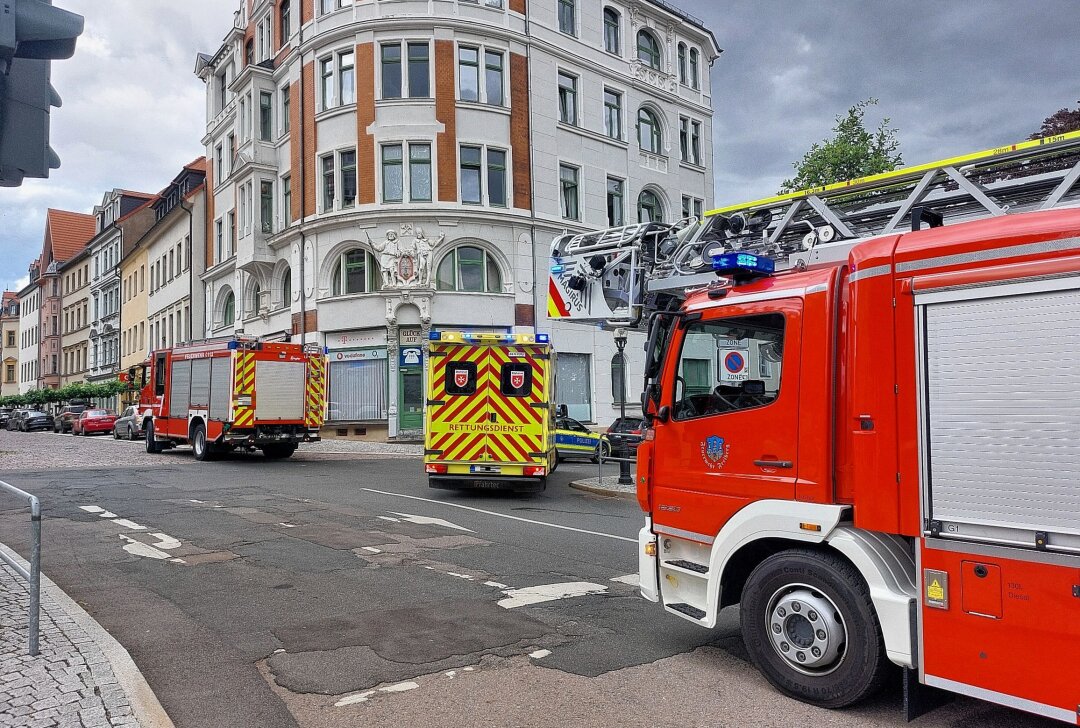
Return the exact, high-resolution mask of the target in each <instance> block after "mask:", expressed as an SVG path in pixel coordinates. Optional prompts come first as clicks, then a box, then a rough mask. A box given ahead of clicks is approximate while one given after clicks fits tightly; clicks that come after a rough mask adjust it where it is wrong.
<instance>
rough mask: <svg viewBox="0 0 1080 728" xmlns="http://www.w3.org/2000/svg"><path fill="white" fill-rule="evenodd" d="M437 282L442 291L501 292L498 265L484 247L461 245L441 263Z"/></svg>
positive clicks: (436, 276)
mask: <svg viewBox="0 0 1080 728" xmlns="http://www.w3.org/2000/svg"><path fill="white" fill-rule="evenodd" d="M435 285H436V288H438V289H439V290H440V291H468V292H471V293H502V273H501V272H500V271H499V265H498V263H496V262H495V259H494V257H493V256H491V255H490V254H489V253H488V252H487V251H486V250H484V249H483V248H477V247H473V246H471V245H462V246H461V247H459V248H455V249H454V250H451V251H450V252H449V253H447V254H446V256H445V257H444V258H443V259H442V261H441V262H440V263H439V270H438V272H437V273H436V275H435Z"/></svg>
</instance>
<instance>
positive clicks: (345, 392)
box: [329, 358, 389, 424]
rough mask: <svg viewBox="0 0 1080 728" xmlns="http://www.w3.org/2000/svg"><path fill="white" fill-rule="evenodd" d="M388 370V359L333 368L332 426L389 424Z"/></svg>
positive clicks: (333, 363)
mask: <svg viewBox="0 0 1080 728" xmlns="http://www.w3.org/2000/svg"><path fill="white" fill-rule="evenodd" d="M387 380H388V366H387V361H386V359H385V358H382V359H375V358H372V359H368V360H360V361H340V362H332V363H331V364H330V401H331V402H332V405H331V407H330V412H329V420H330V421H331V422H373V421H380V420H381V421H382V423H383V424H385V423H386V416H387V401H388V392H389V388H388V386H387Z"/></svg>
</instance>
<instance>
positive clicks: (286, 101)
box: [281, 85, 292, 134]
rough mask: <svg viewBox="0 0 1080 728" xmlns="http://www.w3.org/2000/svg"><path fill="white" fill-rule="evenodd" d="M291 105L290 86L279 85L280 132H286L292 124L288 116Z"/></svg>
mask: <svg viewBox="0 0 1080 728" xmlns="http://www.w3.org/2000/svg"><path fill="white" fill-rule="evenodd" d="M291 105H292V87H291V86H289V85H285V86H282V87H281V133H282V134H288V133H289V128H290V127H291V126H292V119H291V118H290V117H289V111H290V107H291Z"/></svg>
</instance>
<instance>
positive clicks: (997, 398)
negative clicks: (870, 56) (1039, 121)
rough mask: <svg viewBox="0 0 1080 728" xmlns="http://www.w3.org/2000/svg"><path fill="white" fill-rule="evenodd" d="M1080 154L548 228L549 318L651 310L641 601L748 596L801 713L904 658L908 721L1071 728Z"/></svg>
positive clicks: (1079, 705) (974, 163)
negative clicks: (583, 229) (565, 229)
mask: <svg viewBox="0 0 1080 728" xmlns="http://www.w3.org/2000/svg"><path fill="white" fill-rule="evenodd" d="M1078 160H1080V133H1074V134H1067V135H1063V136H1059V137H1054V138H1048V139H1043V140H1039V141H1035V142H1027V143H1021V144H1017V145H1011V146H1008V147H1004V148H1000V149H995V150H988V151H985V152H980V153H977V154H972V155H967V156H965V157H959V158H955V159H950V160H944V161H942V162H937V163H933V164H929V165H923V166H921V167H916V168H913V169H907V170H900V171H897V172H892V173H887V174H884V175H878V176H875V177H871V178H866V179H861V180H853V181H851V182H847V183H843V184H840V185H831V186H829V187H825V188H820V189H815V190H808V191H804V192H800V193H794V194H790V195H783V196H780V197H775V198H770V199H767V200H759V201H756V202H753V203H748V204H745V205H736V206H733V207H730V208H724V209H721V210H717V211H715V212H714V213H710V215H709V216H707V217H706V219H705V220H704V221H701V222H697V221H691V222H690V223H682V224H677V225H674V226H662V225H656V224H647V225H639V226H633V227H632V228H622V229H618V230H614V231H611V230H609V231H603V232H598V233H590V234H586V235H576V236H564V237H563V238H560V239H558V240H556V241H555V244H554V246H553V258H552V266H551V268H552V273H551V281H550V285H549V291H550V295H551V298H552V301H551V302H550V306H549V310H551V311H553V312H554V314H555V315H557V316H559V317H561V318H565V319H568V320H575V319H576V320H582V321H591V322H593V323H595V322H596V321H597V320H602V321H607V322H609V323H612V324H616V325H628V324H629V325H634V324H642V327H643V328H644V325H645V323H648V324H649V325H648V340H647V344H646V363H645V371H646V381H645V392H644V395H643V398H642V406H643V408H644V409H645V411H646V413H647V414H648V419H649V421H650V425H649V428H648V430H647V435H646V437H645V442H643V443H642V445H641V446H640V448H639V450H638V468H637V475H636V482H637V496H638V501H639V503H640V505H641V508H642V509H643V510H644V511H645V514H646V518H645V526H644V528H642V529H641V532H640V538H639V541H640V543H639V548H638V553H639V566H640V582H641V583H640V586H641V592H642V594H643V595H644V596H645V597H646V598H648V599H650V600H652V601H655V602H659V603H660V604H661V605H662V606H663V608H664V609H665V610H666V611H668V612H670V613H671V614H674V615H677V616H679V617H681V618H684V619H687V620H689V621H691V622H693V623H695V624H699V625H701V626H703V627H713V626H715V625H716V623H717V619H718V616H719V614H720V610H721V609H723V608H724V607H726V606H728V605H732V604H736V603H739V604H741V608H740V616H741V622H742V633H743V638H744V640H745V643H746V647H747V649H748V651H749V653H750V656H751V658H752V660H753V662H754V664H755V665H756V666H757V667H758V669H759V670H760V671H761V672H762V673H763V674H764V675H765V677H766V678H767V679H768V680H769V681H770V682H771V683H772V684H773V685H774V686H775V687H776V688H777V689H778V690H780V691H781V692H783V693H785V694H787V695H790V696H793V697H795V698H798V699H800V700H804V701H806V702H809V703H813V704H815V705H819V706H824V707H841V706H846V705H851V704H853V703H856V702H858V701H860V700H862V699H864V698H865V697H867V696H869V695H870V694H872V693H873V692H874V691H876V690H877V689H879V688H880V687H882V685H883V684H884V683H885V682H886V680H887V677H888V676H889V674H890V672H891V671H892V670H893V669H894V668H892V666H893V665H896V666H899V667H901V668H903V678H904V685H905V698H906V700H905V704H906V707H907V711H908V715H909V717H914V716H915V715H917V714H918V713H919V712H921V711H922V710H923V707H924V706H925V705H926V702H925V701H926V700H927V699H928V698H929V697H930V696H932V695H935V691H933V690H928V689H927V688H926V686H930V687H932V688H940V689H943V690H945V691H952V692H955V693H960V694H964V695H968V696H973V697H976V698H981V699H984V700H988V701H992V702H996V703H1000V704H1002V705H1006V706H1010V707H1013V708H1018V709H1021V710H1026V711H1030V712H1032V713H1037V714H1040V715H1043V716H1048V717H1051V718H1055V719H1057V720H1061V721H1064V722H1066V723H1070V724H1080V666H1078V664H1077V661H1076V658H1075V656H1076V654H1077V653H1080V365H1078V363H1077V362H1078V361H1080V189H1077V187H1078V185H1077V181H1078V180H1080V161H1078ZM901 226H903V229H902V228H901ZM937 694H938V697H940V691H937ZM920 703H922V704H920Z"/></svg>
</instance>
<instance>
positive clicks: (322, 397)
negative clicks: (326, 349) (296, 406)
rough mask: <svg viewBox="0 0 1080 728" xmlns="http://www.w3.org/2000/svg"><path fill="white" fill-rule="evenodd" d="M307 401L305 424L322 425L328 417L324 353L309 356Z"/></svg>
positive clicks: (306, 425) (310, 426)
mask: <svg viewBox="0 0 1080 728" xmlns="http://www.w3.org/2000/svg"><path fill="white" fill-rule="evenodd" d="M306 402H307V407H306V408H305V411H304V426H305V427H308V428H316V427H322V424H323V421H324V419H325V417H326V356H325V355H323V354H316V355H312V356H309V357H308V362H307V397H306Z"/></svg>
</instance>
